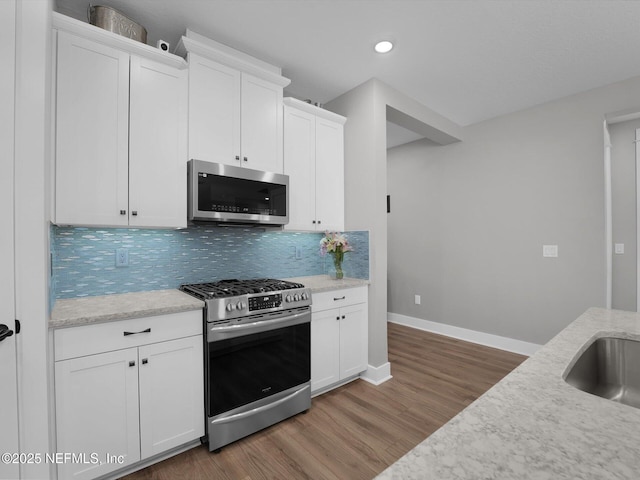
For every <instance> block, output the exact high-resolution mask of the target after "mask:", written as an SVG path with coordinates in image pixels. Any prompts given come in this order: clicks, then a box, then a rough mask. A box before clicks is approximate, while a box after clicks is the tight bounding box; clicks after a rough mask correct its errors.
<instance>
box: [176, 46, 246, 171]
mask: <svg viewBox="0 0 640 480" xmlns="http://www.w3.org/2000/svg"><path fill="white" fill-rule="evenodd" d="M236 157H238V159H236ZM189 158H195V159H197V160H206V161H208V162H217V163H224V164H227V165H240V160H239V158H240V72H239V71H237V70H234V69H232V68H229V67H226V66H224V65H220V64H219V63H216V62H212V61H211V60H207V59H205V58H202V57H200V56H198V55H195V54H192V53H190V54H189Z"/></svg>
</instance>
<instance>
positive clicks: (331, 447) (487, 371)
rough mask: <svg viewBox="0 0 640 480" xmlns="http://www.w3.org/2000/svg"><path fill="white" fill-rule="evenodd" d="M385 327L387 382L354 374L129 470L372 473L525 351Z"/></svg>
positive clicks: (173, 477)
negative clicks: (260, 418) (265, 421)
mask: <svg viewBox="0 0 640 480" xmlns="http://www.w3.org/2000/svg"><path fill="white" fill-rule="evenodd" d="M388 337H389V361H390V362H391V373H392V375H393V379H391V380H389V381H387V382H385V383H383V384H382V385H379V386H377V387H376V386H373V385H371V384H369V383H367V382H365V381H363V380H356V381H354V382H351V383H349V384H347V385H345V386H343V387H340V388H338V389H336V390H333V391H331V392H329V393H326V394H324V395H321V396H319V397H316V398H314V399H313V400H312V406H311V409H310V410H309V412H308V413H307V414H302V415H297V416H295V417H293V418H290V419H288V420H285V421H283V422H281V423H279V424H277V425H274V426H272V427H269V428H267V429H265V430H263V431H261V432H258V433H256V434H253V435H251V436H249V437H247V438H244V439H242V440H239V441H237V442H235V443H233V444H231V445H228V446H226V447H224V448H223V449H222V452H220V453H219V454H213V453H209V451H208V450H207V448H206V446H200V447H197V448H193V449H191V450H189V451H187V452H185V453H182V454H180V455H177V456H175V457H173V458H170V459H168V460H165V461H163V462H160V463H158V464H156V465H153V466H151V467H148V468H145V469H144V470H140V471H138V472H135V473H133V474H131V475H128V476H126V477H124V478H126V479H127V480H142V479H154V480H178V479H229V480H232V479H242V480H255V479H265V478H270V479H273V478H278V479H280V478H286V479H305V478H309V479H346V478H348V479H370V478H373V477H375V476H376V475H377V474H378V473H380V472H382V471H383V470H384V469H385V468H386V467H387V466H389V465H391V464H392V463H393V462H395V461H396V460H398V459H399V458H400V457H401V456H402V455H404V454H405V453H407V452H408V451H409V450H411V448H413V447H414V446H416V445H417V444H418V443H420V442H421V441H422V440H424V439H425V438H426V437H428V436H429V435H430V434H431V433H433V432H434V431H436V430H437V429H438V428H439V427H440V426H442V425H443V424H445V423H446V422H447V421H449V420H450V419H451V418H452V417H454V416H455V415H456V414H457V413H458V412H460V411H461V410H462V409H464V408H465V407H466V406H467V405H469V404H470V403H471V402H473V400H475V399H476V398H478V397H479V396H480V395H482V394H483V393H484V392H485V391H486V390H488V389H489V388H491V386H492V385H494V384H495V383H497V382H498V381H499V380H500V379H501V378H502V377H504V376H505V375H506V374H508V373H509V372H510V371H511V370H513V369H514V368H515V367H516V366H518V365H519V364H520V363H521V362H522V361H523V360H525V359H526V357H524V356H521V355H516V354H513V353H509V352H504V351H501V350H496V349H493V348H489V347H484V346H480V345H476V344H473V343H467V342H464V341H461V340H455V339H452V338H448V337H443V336H440V335H435V334H432V333H428V332H422V331H420V330H415V329H412V328H409V327H404V326H400V325H397V324H393V323H390V324H389V326H388Z"/></svg>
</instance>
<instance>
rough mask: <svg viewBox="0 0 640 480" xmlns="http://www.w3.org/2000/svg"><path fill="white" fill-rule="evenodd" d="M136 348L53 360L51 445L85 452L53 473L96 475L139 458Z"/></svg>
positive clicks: (76, 476)
mask: <svg viewBox="0 0 640 480" xmlns="http://www.w3.org/2000/svg"><path fill="white" fill-rule="evenodd" d="M137 354H138V352H137V349H136V348H129V349H126V350H118V351H115V352H109V353H102V354H99V355H89V356H87V357H79V358H74V359H71V360H63V361H60V362H56V364H55V375H56V381H55V383H56V388H55V391H56V431H57V449H56V451H57V452H63V453H64V452H66V453H73V454H78V455H82V454H84V456H85V458H84V461H80V462H71V461H69V462H65V463H61V464H59V465H58V478H64V479H91V478H96V477H98V476H100V475H104V474H106V473H109V472H112V471H114V470H118V469H120V468H122V467H124V466H127V465H130V464H132V463H135V462H137V461H139V460H140V436H139V428H140V427H139V417H138V365H137ZM92 454H97V460H98V463H95V464H94V463H93V459H94V457H92ZM107 454H109V455H110V456H119V455H122V456H123V462H120V461H114V460H113V459H112V460H111V462H109V460H108V459H107ZM110 458H113V457H110Z"/></svg>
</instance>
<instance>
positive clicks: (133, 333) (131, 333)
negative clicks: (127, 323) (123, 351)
mask: <svg viewBox="0 0 640 480" xmlns="http://www.w3.org/2000/svg"><path fill="white" fill-rule="evenodd" d="M139 333H151V328H147V329H146V330H142V331H140V332H124V336H125V337H126V336H128V335H138V334H139Z"/></svg>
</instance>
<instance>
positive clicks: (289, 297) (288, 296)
mask: <svg viewBox="0 0 640 480" xmlns="http://www.w3.org/2000/svg"><path fill="white" fill-rule="evenodd" d="M291 300H293V298H292V297H291V295H287V296H286V297H284V301H285V302H287V303H288V302H290V301H291Z"/></svg>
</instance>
